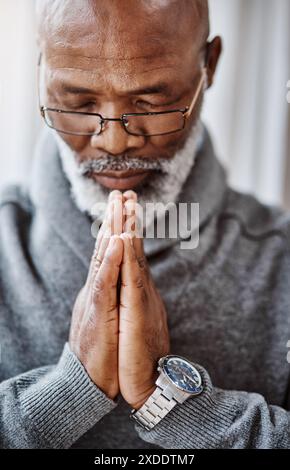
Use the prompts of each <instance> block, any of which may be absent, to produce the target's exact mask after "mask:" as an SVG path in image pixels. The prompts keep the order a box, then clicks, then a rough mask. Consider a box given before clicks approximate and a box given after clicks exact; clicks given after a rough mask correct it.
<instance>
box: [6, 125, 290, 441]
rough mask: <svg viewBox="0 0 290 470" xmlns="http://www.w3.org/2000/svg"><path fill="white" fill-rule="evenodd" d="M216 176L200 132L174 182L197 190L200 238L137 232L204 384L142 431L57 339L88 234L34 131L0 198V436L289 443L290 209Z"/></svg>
mask: <svg viewBox="0 0 290 470" xmlns="http://www.w3.org/2000/svg"><path fill="white" fill-rule="evenodd" d="M226 180H227V178H226V173H225V171H224V169H223V167H222V166H221V165H220V163H219V162H218V160H217V158H216V157H215V155H214V152H213V148H212V144H211V141H210V138H209V136H208V134H207V132H206V135H205V140H204V143H203V146H202V148H201V150H200V151H199V154H198V157H197V161H196V164H195V166H194V168H193V171H192V173H191V174H190V176H189V178H188V180H187V181H186V183H185V185H184V187H183V191H182V194H181V195H180V201H181V202H199V203H200V219H201V220H200V222H201V229H200V243H199V246H198V248H197V249H195V250H181V249H180V243H179V241H178V240H172V239H171V240H169V239H164V240H158V239H154V240H153V239H148V240H145V251H146V254H147V257H148V260H149V264H150V267H151V270H152V275H153V278H154V280H155V283H156V285H157V287H158V288H159V290H160V293H161V295H162V297H163V299H164V301H165V304H166V307H167V312H168V323H169V329H170V335H171V345H172V350H171V352H172V353H176V354H179V355H182V356H185V357H187V358H188V359H189V360H191V361H193V362H194V363H195V364H196V365H197V367H198V368H199V370H200V371H201V373H202V376H203V380H204V384H205V390H204V392H203V393H202V394H201V395H200V396H198V397H196V398H191V399H188V400H187V401H186V402H185V403H184V404H182V405H177V406H176V407H175V408H174V409H173V410H172V411H171V412H170V413H169V414H168V415H167V417H165V418H164V419H163V420H162V421H161V422H160V424H158V425H157V426H156V427H155V428H154V430H152V431H150V432H149V431H145V430H143V429H142V428H140V427H139V426H138V425H136V424H134V423H133V422H132V420H130V419H129V413H130V407H129V406H128V405H127V404H126V403H125V402H124V400H123V399H122V398H121V397H119V398H118V399H117V401H116V402H114V401H112V400H110V399H109V398H108V397H106V396H105V395H104V394H103V392H102V391H101V390H99V389H98V388H97V387H96V386H95V385H94V384H93V383H92V381H91V380H90V378H89V376H88V375H87V373H86V371H85V369H84V367H83V366H82V364H81V363H80V362H79V360H78V359H77V358H76V356H75V355H74V354H73V353H72V352H71V351H70V349H69V346H68V345H67V339H68V334H69V327H70V319H71V313H72V309H73V305H74V301H75V299H76V296H77V294H78V292H79V290H80V288H81V287H82V285H83V284H84V282H85V279H86V276H87V271H88V267H89V262H90V257H91V255H92V252H93V248H94V239H93V238H92V236H91V232H90V228H91V220H90V219H89V217H87V216H86V215H85V214H82V213H81V212H80V211H79V210H78V209H77V207H76V206H75V204H74V202H73V200H72V198H71V196H70V188H69V184H68V181H67V180H66V178H65V175H64V173H63V171H62V167H61V163H60V159H59V156H58V153H57V149H56V146H55V143H54V139H53V138H52V136H51V135H50V134H49V133H45V135H44V136H43V137H42V139H41V141H40V143H39V146H38V148H37V152H36V158H35V160H34V164H33V172H32V176H31V184H30V185H29V187H28V188H27V189H26V188H24V187H18V186H7V187H6V188H3V189H2V194H1V199H0V345H1V363H0V382H1V383H0V447H1V448H69V447H74V448H94V449H108V448H117V449H121V448H146V449H147V448H159V447H161V448H290V412H289V411H287V410H289V409H290V390H289V372H290V366H289V364H288V363H287V347H286V344H287V341H288V340H289V339H290V250H289V247H290V216H289V215H287V214H285V213H283V211H281V210H280V209H278V208H276V207H266V206H264V205H262V204H260V203H259V202H258V201H257V200H256V199H255V198H253V197H252V196H249V195H242V194H240V193H238V192H236V191H234V190H232V189H230V188H229V186H228V185H227V181H226Z"/></svg>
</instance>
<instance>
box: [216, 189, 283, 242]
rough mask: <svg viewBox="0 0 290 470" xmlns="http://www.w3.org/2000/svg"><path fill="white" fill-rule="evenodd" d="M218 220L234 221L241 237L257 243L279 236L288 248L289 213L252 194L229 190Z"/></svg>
mask: <svg viewBox="0 0 290 470" xmlns="http://www.w3.org/2000/svg"><path fill="white" fill-rule="evenodd" d="M220 219H221V220H226V219H228V220H233V221H236V223H237V224H239V226H240V231H241V233H242V235H243V236H245V237H249V238H252V239H255V238H256V239H257V241H259V240H262V239H265V238H270V237H274V236H278V237H279V236H280V237H281V238H282V239H284V241H285V240H286V241H287V244H288V247H289V248H290V212H287V211H286V210H284V209H283V208H282V207H279V206H277V205H269V204H265V203H263V202H261V201H260V200H259V199H258V198H257V197H255V196H254V195H252V194H247V193H242V192H239V191H237V190H235V189H233V188H229V189H228V192H227V197H226V201H225V204H224V207H223V210H222V212H221V214H220Z"/></svg>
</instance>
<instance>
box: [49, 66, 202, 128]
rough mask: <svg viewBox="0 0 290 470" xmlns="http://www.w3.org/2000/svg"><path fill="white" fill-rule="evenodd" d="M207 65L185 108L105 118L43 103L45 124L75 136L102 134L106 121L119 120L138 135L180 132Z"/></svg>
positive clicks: (190, 110)
mask: <svg viewBox="0 0 290 470" xmlns="http://www.w3.org/2000/svg"><path fill="white" fill-rule="evenodd" d="M206 74H207V68H206V67H203V68H202V74H201V78H200V80H199V83H198V86H197V89H196V92H195V94H194V97H193V99H192V102H191V104H190V105H189V106H187V107H185V108H184V109H173V110H170V111H159V112H148V113H125V114H122V115H121V117H120V118H104V117H103V116H102V115H101V114H99V113H85V112H80V111H70V110H64V109H55V108H49V107H46V106H40V112H41V115H42V117H43V118H44V121H45V123H46V124H47V125H48V126H49V127H50V128H52V129H54V130H56V131H58V132H61V133H63V134H70V135H76V136H93V135H100V134H101V133H102V132H103V131H104V128H105V123H106V122H107V121H115V122H116V121H119V122H121V123H122V126H123V128H124V130H125V131H126V132H127V133H128V134H131V135H136V136H150V137H151V136H160V135H167V134H173V133H175V132H180V131H182V130H183V129H184V128H185V125H186V121H187V120H188V118H189V117H190V115H191V114H192V111H193V109H194V106H195V104H196V102H197V100H198V97H199V95H200V92H201V90H202V88H203V84H204V82H205V80H206Z"/></svg>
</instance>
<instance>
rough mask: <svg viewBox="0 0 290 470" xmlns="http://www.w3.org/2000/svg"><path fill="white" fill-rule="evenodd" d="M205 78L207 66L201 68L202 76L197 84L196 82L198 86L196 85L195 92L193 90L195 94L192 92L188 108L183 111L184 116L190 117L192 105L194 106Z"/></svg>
mask: <svg viewBox="0 0 290 470" xmlns="http://www.w3.org/2000/svg"><path fill="white" fill-rule="evenodd" d="M206 78H207V67H203V68H202V76H201V79H200V81H199V84H198V87H197V89H196V92H195V94H194V97H193V99H192V102H191V105H190V106H189V108H188V110H187V111H186V112H185V116H186V118H189V117H190V115H191V113H192V111H193V108H194V106H195V104H196V101H197V99H198V97H199V94H200V92H201V90H202V87H203V85H204V83H205V81H206Z"/></svg>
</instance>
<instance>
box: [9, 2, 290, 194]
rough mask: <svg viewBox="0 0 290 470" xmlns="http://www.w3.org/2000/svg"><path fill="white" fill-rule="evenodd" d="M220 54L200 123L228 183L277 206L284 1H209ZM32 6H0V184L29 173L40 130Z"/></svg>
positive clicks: (282, 147)
mask: <svg viewBox="0 0 290 470" xmlns="http://www.w3.org/2000/svg"><path fill="white" fill-rule="evenodd" d="M210 6H211V20H212V36H213V35H214V34H220V35H221V36H222V38H223V41H224V53H223V56H222V60H221V63H220V66H219V69H218V73H217V78H216V83H215V85H214V87H213V88H212V90H210V91H209V92H208V95H207V100H206V105H205V109H204V119H205V121H206V123H207V124H208V126H209V128H210V131H211V133H212V135H213V137H214V140H215V143H216V147H217V150H218V155H219V158H220V159H221V160H222V161H223V162H224V163H225V165H226V166H227V167H228V168H229V174H230V181H231V182H232V184H233V185H234V186H235V187H236V188H239V189H242V190H246V191H251V192H254V193H255V194H257V195H258V196H259V197H260V198H261V199H262V200H264V201H265V202H268V203H280V202H282V200H283V190H284V188H283V178H284V170H285V164H286V159H287V157H288V158H289V159H290V156H289V148H288V149H287V146H286V145H287V138H288V136H287V119H288V118H289V109H290V106H289V104H288V103H287V101H286V93H287V90H286V83H287V81H288V80H289V79H290V38H289V31H290V0H210ZM36 63H37V52H36V46H35V25H34V0H0V72H1V73H0V139H1V140H0V142H1V149H0V184H1V183H3V182H5V181H8V180H11V179H13V180H21V179H23V178H25V177H26V175H27V172H28V171H29V162H30V160H31V156H32V152H33V147H34V143H35V139H36V136H37V132H38V129H39V126H40V119H39V116H38V110H37V99H36V98H37V93H36Z"/></svg>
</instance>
